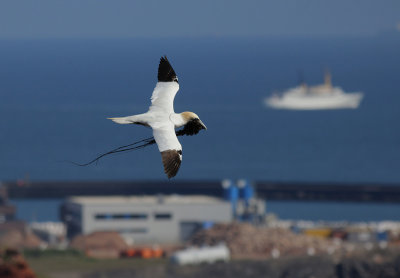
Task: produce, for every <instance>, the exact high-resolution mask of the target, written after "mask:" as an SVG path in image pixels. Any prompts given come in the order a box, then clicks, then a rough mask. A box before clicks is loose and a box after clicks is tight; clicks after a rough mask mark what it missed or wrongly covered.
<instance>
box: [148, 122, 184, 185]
mask: <svg viewBox="0 0 400 278" xmlns="http://www.w3.org/2000/svg"><path fill="white" fill-rule="evenodd" d="M153 136H154V139H155V140H156V143H157V146H158V150H159V151H160V153H161V158H162V162H163V165H164V172H165V174H167V176H168V178H169V179H170V178H172V177H175V175H176V174H177V173H178V170H179V167H180V166H181V162H182V146H181V144H180V143H179V141H178V138H177V137H176V134H175V128H174V125H173V124H172V123H170V124H168V125H164V126H163V127H160V128H156V129H155V128H153Z"/></svg>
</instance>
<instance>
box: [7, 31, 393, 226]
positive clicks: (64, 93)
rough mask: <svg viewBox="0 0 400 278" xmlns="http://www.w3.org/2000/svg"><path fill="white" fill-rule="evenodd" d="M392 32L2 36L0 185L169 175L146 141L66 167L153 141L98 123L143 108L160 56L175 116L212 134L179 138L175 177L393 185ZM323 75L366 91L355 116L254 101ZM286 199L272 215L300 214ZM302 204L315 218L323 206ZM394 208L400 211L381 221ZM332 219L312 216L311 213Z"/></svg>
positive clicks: (142, 131) (142, 133) (145, 132)
mask: <svg viewBox="0 0 400 278" xmlns="http://www.w3.org/2000/svg"><path fill="white" fill-rule="evenodd" d="M396 35H398V34H394V35H393V34H391V35H390V36H389V35H381V36H376V37H363V38H349V37H335V38H318V39H312V38H307V39H306V38H291V39H289V38H270V39H250V38H249V39H233V38H230V39H229V38H217V37H216V38H201V39H124V40H122V39H121V40H118V39H114V40H72V39H65V40H2V41H0V96H1V100H0V181H1V180H3V181H13V180H17V179H30V180H146V179H147V180H159V179H166V177H165V175H164V173H163V168H162V164H161V158H160V154H159V153H158V150H157V148H156V147H155V146H151V147H148V148H146V149H142V150H138V151H134V152H130V153H122V154H119V155H115V156H109V157H105V158H103V159H102V160H100V162H99V163H98V165H91V166H88V167H77V166H75V165H73V164H71V163H68V162H67V161H75V162H80V163H83V162H87V161H89V160H91V159H93V158H94V157H96V156H97V155H99V154H101V153H103V152H106V151H108V150H111V149H113V148H115V147H118V146H121V145H125V144H129V143H132V142H135V141H137V140H138V139H142V138H147V137H150V136H151V130H149V129H147V128H145V127H142V126H126V125H117V124H115V123H113V122H111V121H110V120H107V119H106V118H107V117H115V116H125V115H132V114H136V113H143V112H145V111H147V108H148V106H149V103H150V96H151V92H152V90H153V88H154V86H155V83H156V81H157V66H158V62H159V58H160V56H161V55H167V56H168V58H169V60H170V61H171V63H172V65H173V67H174V69H175V71H176V73H177V74H178V77H179V83H180V90H179V92H178V94H177V96H176V98H175V110H176V111H177V112H181V111H187V110H188V111H193V112H195V113H196V114H198V115H199V116H200V118H201V119H202V121H203V122H204V123H205V124H206V125H207V128H208V129H207V131H202V132H200V133H199V134H198V135H197V136H193V137H184V138H180V140H181V143H182V145H183V163H182V166H181V169H180V171H179V173H178V176H177V177H176V180H188V179H190V180H215V179H223V178H230V179H239V178H246V179H249V180H258V181H261V180H266V181H310V182H319V181H321V182H337V183H340V182H346V183H351V182H357V183H363V182H366V183H388V184H393V185H394V186H395V185H396V184H400V128H399V123H398V122H399V120H400V109H399V103H400V75H399V73H400V35H398V36H396ZM325 69H329V70H330V72H331V73H332V81H333V84H334V85H336V86H340V87H342V88H343V89H344V90H345V91H348V92H351V91H361V92H363V93H364V99H363V101H362V103H361V105H360V107H359V108H358V109H356V110H330V111H328V110H326V111H285V110H272V109H269V108H266V107H265V106H264V104H263V98H265V97H267V96H268V95H270V94H271V93H273V92H274V91H282V90H285V89H287V88H290V87H293V86H296V85H297V82H298V75H297V73H298V72H299V71H301V72H302V73H303V76H304V79H305V81H306V82H307V83H308V84H311V85H312V84H318V83H322V81H323V72H324V70H325ZM171 182H173V181H171ZM17 202H19V201H18V200H17ZM23 202H29V201H23ZM37 202H39V203H40V204H42V206H44V207H46V206H48V207H54V206H55V205H53V206H51V205H49V204H48V205H46V204H45V202H42V201H40V200H39V201H37ZM55 202H57V201H55ZM291 205H292V204H290V205H289V206H287V205H285V204H283V205H280V207H283V208H284V212H282V211H280V210H279V209H275V211H277V212H278V214H281V215H285V217H288V218H290V217H292V218H293V217H297V216H298V213H297V214H296V209H294V210H292V211H293V213H292V215H286V214H287V212H285V211H287V210H286V208H287V207H291ZM297 205H300V204H299V203H297ZM26 206H27V207H28V209H27V213H22V214H21V213H20V215H19V216H20V217H21V218H24V219H28V218H29V219H32V210H30V209H29V208H31V207H32V206H33V205H32V206H31V205H29V203H28V205H26ZM306 206H309V204H306ZM312 206H313V207H312V208H313V209H311V210H312V211H315V209H314V208H315V207H319V208H321V207H324V204H317V203H314V204H313V205H312ZM338 206H340V205H338ZM378 206H381V207H380V208H382V206H384V205H378ZM393 206H394V207H393ZM22 207H23V205H21V209H22ZM272 207H273V206H272ZM278 207H279V203H278ZM353 207H357V208H358V209H359V208H360V206H359V205H356V204H355V205H354V206H353ZM372 207H373V208H374V207H375V206H374V205H372ZM393 209H394V211H397V212H399V213H396V214H393V213H392V214H391V213H390V211H393ZM333 210H335V209H333ZM356 211H357V209H356ZM363 211H365V210H363ZM381 211H382V209H375V210H374V209H371V212H370V214H372V215H374V213H375V214H376V215H375V216H376V217H375V218H379V219H382V218H384V217H385V215H388V218H391V219H393V218H396V217H397V218H396V219H399V220H400V217H399V216H396V215H400V206H397V205H391V206H390V208H388V209H386V212H381ZM378 212H379V213H378ZM285 213H286V214H285ZM308 215H310V214H308ZM330 215H332V213H330V212H329V210H325V212H324V210H322V212H321V216H318V217H327V218H329V216H330ZM306 216H307V214H306ZM35 217H36V218H38V219H40V216H38V215H37V216H35ZM309 217H311V218H312V216H309ZM316 217H317V216H316ZM342 217H346V216H342ZM45 218H46V217H45ZM47 218H52V217H50V216H49V217H47Z"/></svg>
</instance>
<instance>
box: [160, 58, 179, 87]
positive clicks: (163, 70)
mask: <svg viewBox="0 0 400 278" xmlns="http://www.w3.org/2000/svg"><path fill="white" fill-rule="evenodd" d="M174 81H175V82H178V77H177V76H176V73H175V71H174V69H173V68H172V66H171V64H170V63H169V61H168V58H167V56H166V55H164V56H163V57H161V59H160V64H159V66H158V82H174Z"/></svg>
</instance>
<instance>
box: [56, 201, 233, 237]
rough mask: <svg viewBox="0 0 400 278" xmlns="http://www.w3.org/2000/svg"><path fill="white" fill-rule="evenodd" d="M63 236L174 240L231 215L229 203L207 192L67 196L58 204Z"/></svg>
mask: <svg viewBox="0 0 400 278" xmlns="http://www.w3.org/2000/svg"><path fill="white" fill-rule="evenodd" d="M61 218H62V220H63V222H64V223H65V224H66V226H67V236H68V238H72V237H74V236H75V235H78V234H89V233H92V232H96V231H117V232H119V233H120V234H121V235H122V236H123V237H124V239H125V240H126V241H127V242H130V243H178V242H181V241H184V240H186V239H188V238H189V237H190V236H191V235H192V234H193V233H194V232H196V231H197V230H199V229H201V228H206V227H208V226H211V225H213V224H214V223H227V222H231V221H232V219H233V214H232V206H231V203H230V202H228V201H225V200H222V199H219V198H215V197H209V196H200V195H192V196H179V195H169V196H163V195H154V196H132V197H71V198H68V199H67V200H66V202H65V203H64V204H63V206H62V208H61Z"/></svg>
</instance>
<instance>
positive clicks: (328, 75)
mask: <svg viewBox="0 0 400 278" xmlns="http://www.w3.org/2000/svg"><path fill="white" fill-rule="evenodd" d="M324 80H325V87H327V88H332V76H331V73H330V72H329V70H328V69H326V70H325V77H324Z"/></svg>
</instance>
